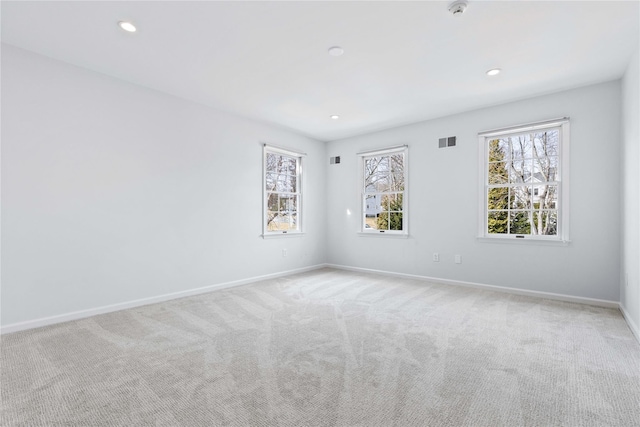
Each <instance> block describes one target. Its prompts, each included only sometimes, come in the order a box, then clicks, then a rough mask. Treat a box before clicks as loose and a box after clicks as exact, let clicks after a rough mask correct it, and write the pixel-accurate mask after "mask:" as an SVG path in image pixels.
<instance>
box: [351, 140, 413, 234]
mask: <svg viewBox="0 0 640 427" xmlns="http://www.w3.org/2000/svg"><path fill="white" fill-rule="evenodd" d="M360 157H361V171H362V172H361V191H362V192H361V194H362V223H361V231H362V232H364V233H375V234H382V233H385V234H401V235H402V234H404V235H406V234H407V232H408V228H407V224H408V221H407V220H408V218H407V147H405V146H402V147H395V148H389V149H385V150H378V151H371V152H366V153H360Z"/></svg>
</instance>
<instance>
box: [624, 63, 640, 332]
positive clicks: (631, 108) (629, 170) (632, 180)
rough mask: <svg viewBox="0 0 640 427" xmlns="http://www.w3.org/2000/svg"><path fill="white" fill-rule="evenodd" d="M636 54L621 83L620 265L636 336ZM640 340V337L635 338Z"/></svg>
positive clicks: (639, 268)
mask: <svg viewBox="0 0 640 427" xmlns="http://www.w3.org/2000/svg"><path fill="white" fill-rule="evenodd" d="M639 63H640V54H639V53H638V51H636V53H635V55H634V56H633V58H632V59H631V62H630V63H629V67H628V69H627V72H626V73H625V76H624V78H623V80H622V156H621V164H622V168H621V173H622V209H621V212H622V233H621V235H622V265H621V272H620V276H621V281H620V304H621V306H622V308H623V310H624V311H625V316H627V318H628V320H630V323H632V324H633V327H634V329H635V333H636V334H639V333H640V329H639V328H640V173H639V172H638V171H639V170H640V105H639V104H640V84H639V80H640V66H639ZM639 339H640V336H639Z"/></svg>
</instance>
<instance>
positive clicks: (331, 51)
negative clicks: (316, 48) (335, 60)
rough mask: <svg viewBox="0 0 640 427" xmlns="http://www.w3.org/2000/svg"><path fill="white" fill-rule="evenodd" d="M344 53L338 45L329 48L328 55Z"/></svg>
mask: <svg viewBox="0 0 640 427" xmlns="http://www.w3.org/2000/svg"><path fill="white" fill-rule="evenodd" d="M343 53H344V49H343V48H341V47H340V46H333V47H330V48H329V55H331V56H340V55H342V54H343Z"/></svg>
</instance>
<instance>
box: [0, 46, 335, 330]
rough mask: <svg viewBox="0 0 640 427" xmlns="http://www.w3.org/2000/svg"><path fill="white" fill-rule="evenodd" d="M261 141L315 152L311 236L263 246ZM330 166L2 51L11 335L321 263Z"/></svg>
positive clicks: (246, 125) (277, 139) (299, 143)
mask: <svg viewBox="0 0 640 427" xmlns="http://www.w3.org/2000/svg"><path fill="white" fill-rule="evenodd" d="M262 142H268V143H271V144H274V145H280V146H284V147H290V148H294V149H297V150H301V151H303V152H306V153H308V158H307V161H306V163H305V173H306V176H305V182H306V188H305V195H304V197H305V199H304V201H305V205H304V214H305V218H304V224H305V229H306V231H307V234H306V235H304V236H303V237H288V238H280V239H267V240H263V239H262V238H261V237H259V236H260V234H261V227H262V212H261V209H262V177H261V173H262V147H261V145H260V143H262ZM324 160H325V145H324V144H323V143H319V142H317V141H314V140H311V139H308V138H305V137H301V136H299V135H296V134H294V133H292V132H288V131H284V130H280V129H276V128H273V127H269V126H266V125H263V124H259V123H256V122H253V121H250V120H247V119H243V118H239V117H236V116H233V115H229V114H225V113H221V112H218V111H216V110H213V109H210V108H207V107H204V106H201V105H198V104H195V103H191V102H187V101H184V100H181V99H178V98H175V97H172V96H169V95H165V94H162V93H159V92H155V91H152V90H148V89H145V88H142V87H140V86H136V85H132V84H128V83H125V82H122V81H119V80H116V79H113V78H111V77H107V76H104V75H101V74H97V73H93V72H91V71H87V70H84V69H81V68H76V67H73V66H70V65H67V64H65V63H62V62H58V61H54V60H51V59H48V58H45V57H43V56H39V55H35V54H32V53H29V52H27V51H24V50H20V49H17V48H14V47H11V46H7V45H3V46H2V249H3V251H2V256H3V257H2V294H1V295H2V320H1V322H2V325H3V326H5V327H6V326H8V325H12V324H16V323H19V322H27V321H32V320H35V319H40V318H43V317H49V316H58V315H62V314H66V313H70V312H75V311H79V310H87V309H92V308H96V307H102V306H107V305H111V304H118V303H123V302H128V301H132V300H137V299H143V298H149V297H154V296H158V295H163V294H168V293H173V292H182V291H185V290H190V289H195V288H199V287H204V286H210V285H215V284H219V283H226V282H229V281H235V280H242V279H247V278H251V277H256V276H261V275H267V274H272V273H278V272H282V271H288V270H292V269H299V268H304V267H308V266H313V265H317V264H321V263H323V262H324V261H325V244H324V242H325V237H324V232H325V231H324V226H325V220H324V200H325V188H324V181H325V173H326V170H325V168H324ZM282 248H287V249H288V257H287V258H283V257H282V256H281V249H282Z"/></svg>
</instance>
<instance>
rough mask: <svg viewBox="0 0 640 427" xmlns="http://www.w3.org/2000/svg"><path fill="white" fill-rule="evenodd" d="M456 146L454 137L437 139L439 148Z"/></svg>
mask: <svg viewBox="0 0 640 427" xmlns="http://www.w3.org/2000/svg"><path fill="white" fill-rule="evenodd" d="M455 146H456V137H455V136H450V137H447V138H440V139H439V140H438V147H439V148H447V147H455Z"/></svg>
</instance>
